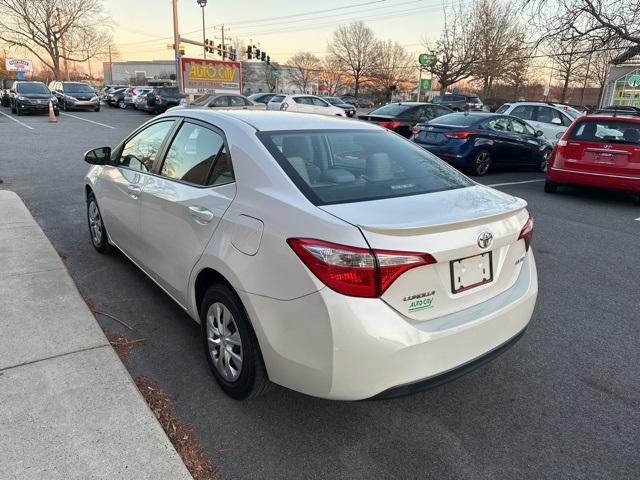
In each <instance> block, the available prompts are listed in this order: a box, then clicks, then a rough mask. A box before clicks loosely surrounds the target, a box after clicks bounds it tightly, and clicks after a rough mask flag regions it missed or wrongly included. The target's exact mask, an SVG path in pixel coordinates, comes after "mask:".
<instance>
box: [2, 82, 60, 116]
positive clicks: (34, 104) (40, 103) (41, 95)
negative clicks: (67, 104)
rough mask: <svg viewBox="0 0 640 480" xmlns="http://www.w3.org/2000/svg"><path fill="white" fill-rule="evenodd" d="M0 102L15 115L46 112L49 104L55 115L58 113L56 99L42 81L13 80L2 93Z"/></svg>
mask: <svg viewBox="0 0 640 480" xmlns="http://www.w3.org/2000/svg"><path fill="white" fill-rule="evenodd" d="M0 103H1V104H2V106H3V107H9V108H10V109H11V113H14V114H16V115H24V114H26V113H46V112H49V104H51V105H52V107H53V112H54V113H55V115H59V104H58V99H57V98H56V96H55V95H54V94H53V93H52V92H51V90H49V88H48V87H47V86H46V85H45V84H44V83H42V82H31V81H15V82H13V85H11V87H10V88H9V89H8V90H6V91H5V92H4V93H3V95H2V100H1V101H0Z"/></svg>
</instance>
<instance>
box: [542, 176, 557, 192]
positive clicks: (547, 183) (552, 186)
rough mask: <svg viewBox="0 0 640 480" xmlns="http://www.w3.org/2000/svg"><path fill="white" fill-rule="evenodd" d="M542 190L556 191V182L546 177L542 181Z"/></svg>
mask: <svg viewBox="0 0 640 480" xmlns="http://www.w3.org/2000/svg"><path fill="white" fill-rule="evenodd" d="M544 191H545V192H546V193H556V192H557V191H558V184H557V183H555V182H552V181H551V180H549V179H548V178H547V179H545V181H544Z"/></svg>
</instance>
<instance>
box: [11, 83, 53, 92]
mask: <svg viewBox="0 0 640 480" xmlns="http://www.w3.org/2000/svg"><path fill="white" fill-rule="evenodd" d="M16 92H18V93H51V92H50V91H49V89H48V88H47V86H46V85H45V84H44V83H19V84H18V85H17V87H16Z"/></svg>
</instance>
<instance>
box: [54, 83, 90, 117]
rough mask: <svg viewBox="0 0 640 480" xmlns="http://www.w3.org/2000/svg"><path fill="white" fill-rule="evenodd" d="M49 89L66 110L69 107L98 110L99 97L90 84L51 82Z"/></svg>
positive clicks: (69, 108)
mask: <svg viewBox="0 0 640 480" xmlns="http://www.w3.org/2000/svg"><path fill="white" fill-rule="evenodd" d="M49 90H51V92H52V93H53V94H54V95H55V96H56V98H57V99H58V105H60V107H61V108H62V109H63V110H64V111H65V112H66V111H67V110H71V109H83V110H84V109H86V110H94V111H96V112H99V111H100V97H98V94H97V93H96V91H95V90H94V89H93V87H92V86H91V85H89V84H88V83H83V82H51V83H50V84H49Z"/></svg>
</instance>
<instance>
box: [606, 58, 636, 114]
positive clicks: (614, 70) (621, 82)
mask: <svg viewBox="0 0 640 480" xmlns="http://www.w3.org/2000/svg"><path fill="white" fill-rule="evenodd" d="M605 105H634V106H637V107H640V47H633V48H630V49H629V50H627V51H626V52H625V53H623V54H622V55H620V56H619V57H616V58H614V59H613V61H612V62H611V65H610V66H609V74H608V76H607V84H606V85H605V87H604V93H603V95H602V102H601V106H605Z"/></svg>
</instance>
